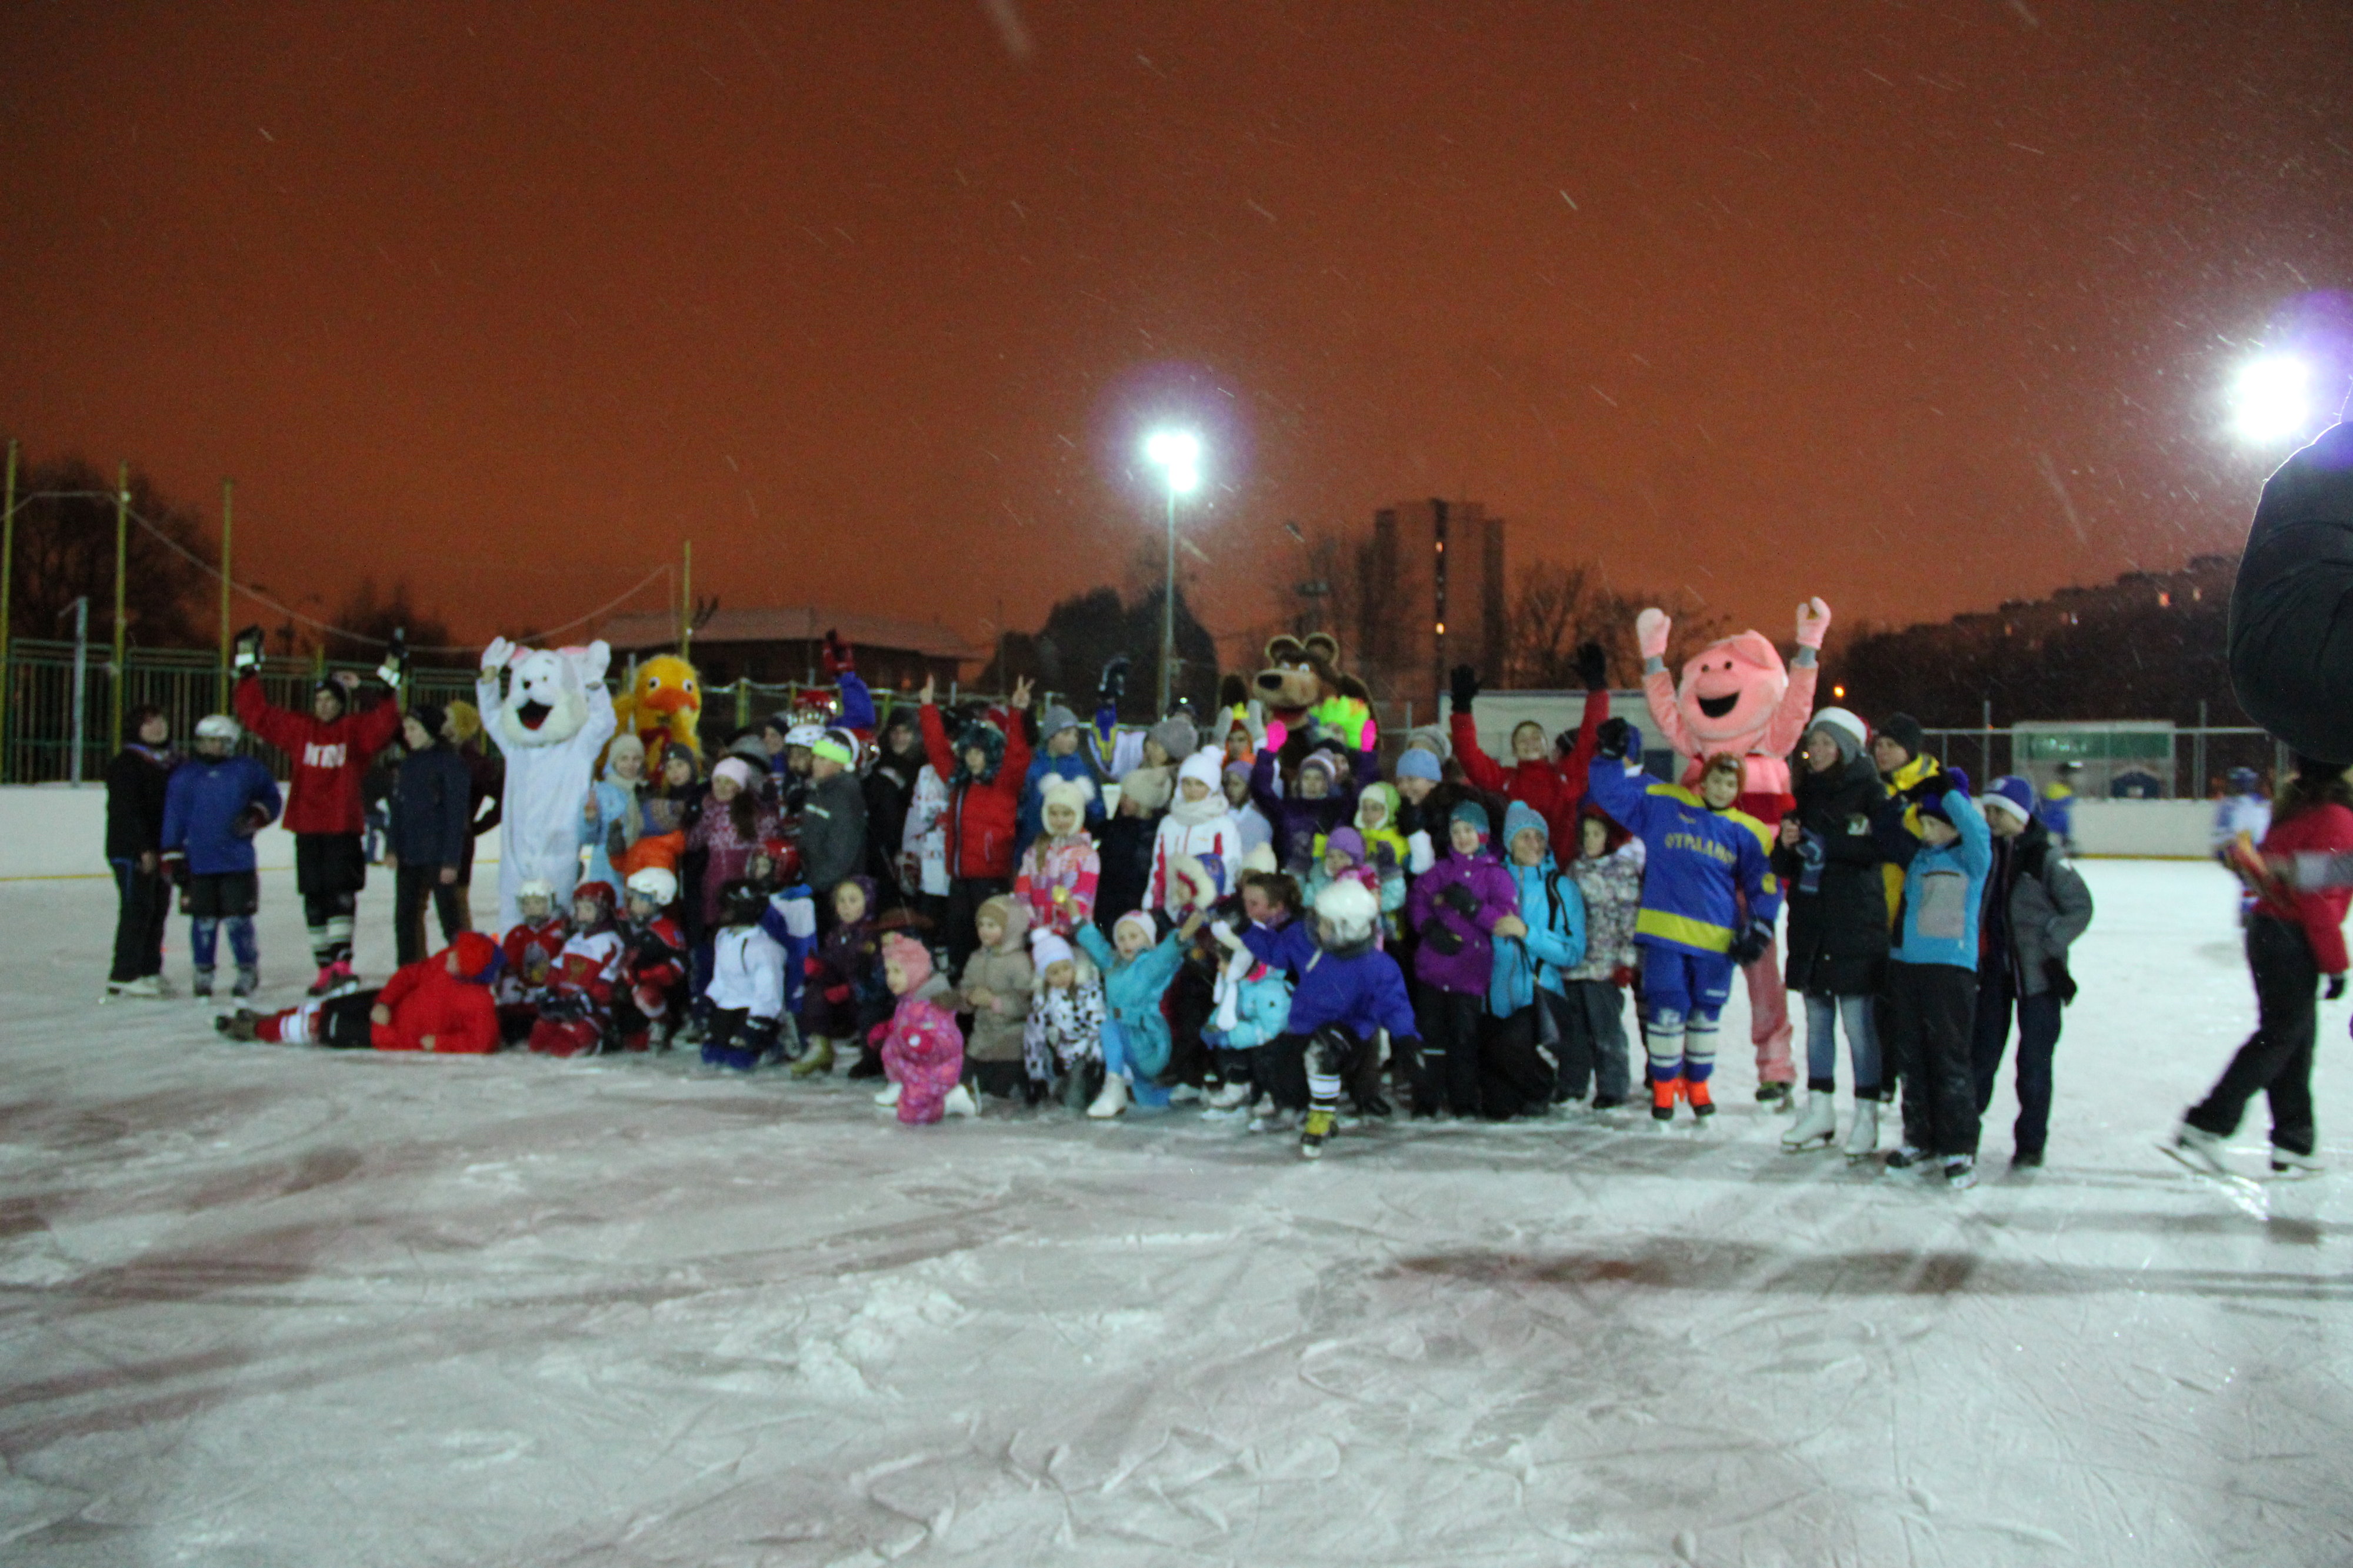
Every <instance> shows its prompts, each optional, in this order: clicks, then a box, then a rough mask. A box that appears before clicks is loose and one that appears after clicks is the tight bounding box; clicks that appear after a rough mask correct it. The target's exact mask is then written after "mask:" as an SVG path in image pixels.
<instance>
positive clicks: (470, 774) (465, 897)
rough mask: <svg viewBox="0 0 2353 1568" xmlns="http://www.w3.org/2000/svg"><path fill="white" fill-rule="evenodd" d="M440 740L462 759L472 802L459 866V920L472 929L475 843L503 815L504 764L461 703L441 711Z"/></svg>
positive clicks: (474, 716) (479, 718) (474, 715)
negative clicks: (463, 852)
mask: <svg viewBox="0 0 2353 1568" xmlns="http://www.w3.org/2000/svg"><path fill="white" fill-rule="evenodd" d="M441 712H442V719H441V739H442V740H444V741H445V742H448V746H449V749H450V750H451V751H453V752H457V753H458V755H459V756H460V757H462V758H464V759H465V763H466V778H467V798H468V799H469V800H470V802H471V803H472V805H471V810H470V815H469V816H468V818H467V820H468V821H469V822H470V823H471V824H472V826H471V827H470V829H469V830H468V833H467V836H466V858H464V859H463V860H461V861H459V864H458V919H459V921H460V922H461V923H462V924H463V925H464V926H465V928H466V929H467V930H468V931H471V930H473V929H474V903H473V887H474V840H476V839H478V838H480V837H481V836H482V835H483V834H485V833H493V832H496V831H497V830H498V826H499V822H500V820H501V818H502V817H503V816H504V815H505V813H506V782H507V763H506V758H505V756H504V755H503V754H502V753H501V752H499V750H498V749H497V748H496V747H492V746H487V745H485V744H484V741H483V736H482V716H481V715H480V713H478V712H476V711H475V710H474V705H473V704H472V703H470V702H468V701H465V700H459V701H456V702H452V703H450V704H449V705H448V707H447V708H445V709H443V710H441Z"/></svg>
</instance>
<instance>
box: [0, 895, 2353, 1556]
mask: <svg viewBox="0 0 2353 1568" xmlns="http://www.w3.org/2000/svg"><path fill="white" fill-rule="evenodd" d="M2085 869H2086V874H2087V876H2088V877H2089V879H2090V880H2091V883H2092V887H2093V889H2094V893H2095V894H2096V895H2097V897H2098V899H2099V902H2100V918H2099V921H2098V923H2097V924H2096V925H2094V928H2093V932H2092V935H2091V937H2090V939H2089V940H2088V942H2086V943H2085V944H2084V947H2083V948H2082V949H2081V950H2080V955H2081V956H2080V960H2079V963H2078V973H2079V975H2080V978H2081V980H2082V982H2083V987H2084V997H2083V1000H2082V1001H2080V1002H2079V1003H2078V1004H2077V1005H2075V1006H2074V1007H2073V1009H2071V1010H2070V1012H2069V1014H2068V1016H2067V1035H2066V1038H2065V1039H2064V1041H2063V1043H2062V1046H2061V1054H2060V1065H2059V1090H2058V1106H2057V1112H2056V1117H2055V1129H2056V1130H2055V1132H2054V1135H2053V1138H2052V1146H2051V1158H2052V1163H2051V1165H2050V1167H2049V1168H2048V1169H2046V1170H2044V1171H2043V1172H2042V1173H2039V1174H2036V1175H2031V1176H2011V1175H2009V1174H2007V1173H2005V1171H2004V1166H2005V1163H2006V1160H2007V1155H2008V1152H2009V1150H2008V1141H2007V1132H2008V1126H2009V1118H2010V1094H2009V1090H2008V1089H2007V1088H2005V1089H2003V1091H2002V1093H2001V1095H2000V1098H1999V1099H1998V1100H1996V1102H1995V1109H1994V1112H1993V1115H1992V1116H1991V1117H1990V1118H1989V1126H1990V1129H1991V1131H1989V1136H1988V1137H1987V1139H1986V1142H1985V1150H1986V1154H1987V1163H1988V1166H1989V1174H1988V1180H1987V1183H1986V1184H1985V1185H1984V1186H1982V1187H1980V1188H1979V1189H1978V1190H1977V1191H1976V1192H1974V1193H1969V1194H1951V1193H1947V1192H1945V1191H1942V1190H1932V1189H1931V1188H1929V1187H1927V1186H1926V1185H1924V1184H1921V1183H1920V1182H1919V1181H1918V1180H1917V1179H1915V1178H1912V1177H1906V1176H1902V1175H1897V1174H1893V1173H1889V1174H1884V1175H1863V1174H1854V1173H1850V1172H1849V1171H1848V1169H1847V1167H1846V1165H1845V1163H1844V1162H1843V1161H1842V1160H1841V1159H1840V1158H1838V1157H1837V1156H1836V1155H1808V1156H1789V1155H1785V1154H1783V1153H1781V1152H1779V1149H1778V1143H1777V1142H1776V1140H1777V1138H1778V1132H1779V1131H1780V1128H1781V1126H1782V1125H1783V1123H1782V1121H1781V1120H1780V1118H1778V1116H1775V1115H1772V1114H1768V1113H1763V1112H1760V1111H1758V1110H1756V1109H1755V1108H1754V1107H1753V1106H1752V1105H1751V1104H1750V1103H1749V1099H1748V1097H1749V1092H1750V1089H1751V1085H1752V1081H1753V1075H1752V1073H1751V1071H1750V1069H1749V1067H1748V1065H1747V1063H1746V1059H1745V1052H1743V1053H1741V1054H1740V1059H1731V1060H1728V1066H1727V1069H1726V1071H1725V1073H1724V1074H1722V1075H1721V1077H1720V1078H1719V1082H1720V1083H1721V1084H1722V1085H1723V1090H1724V1094H1723V1098H1724V1100H1725V1103H1726V1106H1727V1109H1726V1110H1725V1113H1724V1114H1723V1115H1721V1116H1719V1117H1718V1118H1717V1119H1716V1124H1715V1127H1713V1128H1712V1129H1711V1130H1710V1131H1707V1132H1705V1133H1704V1134H1701V1133H1695V1132H1694V1131H1692V1130H1691V1128H1690V1126H1689V1124H1688V1123H1684V1124H1679V1125H1678V1126H1677V1128H1676V1129H1675V1131H1673V1132H1672V1133H1671V1134H1661V1133H1657V1132H1653V1131H1651V1130H1650V1128H1649V1125H1648V1123H1647V1121H1643V1122H1642V1123H1641V1124H1636V1123H1635V1122H1633V1121H1627V1122H1625V1123H1622V1124H1618V1125H1602V1124H1599V1123H1597V1122H1596V1121H1593V1120H1592V1119H1591V1118H1590V1117H1588V1116H1586V1115H1583V1114H1579V1115H1577V1116H1574V1117H1567V1118H1563V1119H1560V1120H1556V1121H1550V1122H1546V1123H1542V1124H1530V1125H1521V1126H1514V1127H1509V1128H1502V1129H1494V1128H1486V1127H1472V1126H1452V1125H1450V1126H1442V1127H1431V1126H1407V1125H1402V1124H1400V1125H1395V1126H1388V1127H1383V1128H1380V1129H1379V1130H1377V1131H1370V1132H1363V1133H1357V1132H1351V1133H1347V1134H1344V1135H1343V1136H1342V1137H1341V1139H1340V1140H1339V1141H1338V1142H1336V1143H1335V1146H1334V1148H1333V1150H1332V1152H1331V1153H1330V1154H1329V1155H1328V1157H1327V1158H1326V1159H1325V1160H1324V1163H1322V1164H1321V1165H1320V1166H1309V1165H1305V1164H1303V1163H1302V1162H1301V1161H1300V1160H1299V1159H1298V1157H1297V1154H1296V1152H1295V1151H1294V1145H1293V1142H1292V1140H1290V1139H1287V1138H1286V1139H1276V1138H1271V1137H1259V1138H1252V1137H1250V1136H1248V1135H1246V1134H1243V1133H1240V1132H1238V1131H1230V1130H1227V1129H1223V1128H1219V1127H1216V1126H1213V1125H1212V1124H1208V1123H1204V1122H1202V1121H1198V1119H1195V1118H1192V1117H1189V1116H1183V1115H1178V1116H1171V1117H1166V1118H1163V1119H1161V1120H1158V1121H1140V1122H1136V1123H1134V1124H1125V1125H1113V1126H1091V1125H1088V1124H1086V1123H1084V1122H1082V1121H1071V1120H1068V1119H1066V1118H1064V1117H1062V1116H1060V1115H1055V1116H1031V1115H1028V1114H1023V1115H1008V1114H1004V1113H995V1114H992V1115H991V1116H990V1117H989V1118H988V1119H987V1120H985V1121H982V1122H980V1123H979V1124H977V1125H974V1124H964V1125H950V1126H947V1127H944V1128H938V1129H931V1130H924V1131H908V1130H904V1129H902V1128H900V1127H898V1126H897V1125H896V1124H895V1123H893V1122H892V1121H889V1120H888V1118H887V1117H886V1116H885V1115H884V1114H882V1113H880V1112H878V1111H876V1110H874V1109H873V1107H872V1106H871V1104H870V1103H869V1102H868V1098H867V1095H866V1093H865V1092H864V1089H862V1088H860V1087H858V1086H850V1085H844V1084H840V1083H835V1084H832V1085H828V1086H824V1087H815V1088H811V1087H794V1086H788V1085H787V1084H786V1082H785V1081H784V1080H783V1079H782V1078H781V1076H776V1075H770V1076H763V1077H761V1078H758V1079H754V1080H752V1081H748V1082H747V1081H744V1080H741V1079H727V1078H720V1077H715V1076H712V1075H709V1074H706V1073H704V1072H702V1070H701V1069H699V1068H691V1067H689V1066H688V1065H686V1064H685V1063H684V1062H683V1061H678V1060H670V1061H660V1062H646V1061H622V1062H613V1063H606V1062H589V1063H581V1064H561V1063H556V1062H551V1061H543V1060H536V1059H532V1058H525V1057H515V1056H509V1057H502V1058H493V1059H491V1060H487V1061H484V1060H459V1061H450V1060H434V1059H424V1060H418V1059H413V1058H385V1057H378V1056H375V1055H373V1054H369V1053H355V1054H348V1055H345V1054H333V1053H327V1052H321V1051H310V1050H304V1049H300V1048H293V1047H267V1046H234V1045H230V1044H227V1043H225V1042H223V1041H221V1040H219V1039H218V1038H216V1037H215V1036H214V1035H213V1034H212V1033H211V1031H210V1029H209V1028H208V1026H207V1025H206V1018H205V1016H204V1014H203V1012H202V1010H201V1009H200V1008H199V1007H198V1006H197V1005H195V1004H194V1003H191V1002H188V1001H185V1000H183V1001H179V1002H175V1003H132V1004H119V1005H110V1006H107V1007H104V1008H100V1007H98V1006H96V1005H93V1000H92V999H93V997H94V994H95V993H96V992H97V990H98V988H99V982H100V975H101V973H102V968H103V956H102V955H103V952H104V951H105V946H106V932H107V930H108V923H109V921H110V920H111V890H110V889H108V888H107V887H106V886H105V885H104V884H102V883H97V882H48V883H17V884H13V885H7V886H0V918H5V921H6V929H7V931H8V932H9V937H10V941H9V946H10V949H11V952H10V959H11V962H10V963H9V964H8V966H7V969H6V972H5V981H0V986H5V1007H0V1018H5V1024H0V1034H5V1047H0V1051H5V1077H0V1301H5V1314H6V1315H5V1350H0V1382H5V1403H4V1404H0V1452H5V1459H6V1470H5V1481H0V1486H5V1492H0V1562H6V1563H12V1564H26V1565H29V1564H101V1563H102V1564H121V1563H205V1564H259V1563H271V1564H276V1563H285V1564H302V1565H311V1568H314V1565H318V1564H327V1563H367V1564H378V1563H381V1564H387V1565H393V1564H397V1565H401V1568H417V1565H419V1564H438V1563H453V1564H454V1563H468V1564H473V1563H514V1564H533V1565H543V1564H575V1563H576V1564H639V1563H678V1564H736V1563H792V1564H800V1563H808V1564H819V1563H881V1562H890V1561H904V1562H908V1563H986V1564H1010V1563H1041V1562H1069V1563H1085V1564H1088V1565H1089V1568H1102V1565H1110V1564H1126V1563H1136V1564H1143V1563H1154V1564H1160V1563H1241V1564H1251V1563H1268V1564H1283V1565H1312V1564H1322V1563H1335V1564H1346V1565H1347V1568H1372V1565H1376V1564H1379V1565H1389V1564H1400V1563H1430V1564H1440V1563H1444V1564H1463V1563H1472V1564H1519V1563H1527V1564H1557V1563H1609V1564H1673V1563H1695V1564H1705V1565H1715V1564H1753V1565H1760V1568H1761V1565H1766V1564H1822V1563H1844V1564H1874V1565H1875V1564H1886V1563H1915V1564H1930V1563H1934V1564H1951V1565H1964V1564H1998V1563H2052V1564H2059V1563H2066V1564H2111V1563H2112V1564H2117V1565H2119V1568H2123V1565H2126V1564H2129V1565H2133V1568H2147V1565H2149V1564H2171V1563H2198V1564H2216V1563H2232V1564H2250V1565H2253V1564H2263V1565H2266V1568H2276V1565H2280V1564H2290V1563H2297V1564H2302V1563H2311V1564H2319V1563H2347V1562H2348V1561H2353V1500H2348V1484H2347V1483H2348V1460H2347V1454H2348V1439H2353V1410H2349V1409H2348V1399H2347V1378H2348V1370H2353V1360H2348V1352H2347V1324H2348V1301H2349V1300H2353V1276H2348V1270H2347V1268H2346V1254H2347V1249H2348V1223H2353V1221H2348V1212H2347V1210H2348V1205H2347V1203H2346V1200H2345V1198H2344V1196H2343V1195H2342V1194H2343V1191H2344V1183H2345V1181H2346V1178H2345V1177H2341V1176H2332V1177H2329V1178H2326V1179H2323V1180H2321V1181H2317V1182H2306V1183H2302V1184H2293V1185H2288V1184H2274V1185H2268V1186H2264V1187H2262V1188H2258V1189H2253V1190H2252V1194H2251V1195H2248V1196H2246V1197H2244V1198H2243V1199H2242V1200H2241V1201H2236V1202H2234V1201H2233V1199H2232V1196H2231V1195H2230V1194H2226V1193H2225V1192H2224V1191H2223V1190H2222V1189H2221V1187H2220V1186H2218V1185H2216V1184H2208V1183H2204V1182H2200V1181H2198V1180H2195V1179H2193V1178H2190V1177H2188V1176H2185V1175H2183V1174H2182V1173H2180V1172H2179V1171H2178V1170H2177V1169H2175V1168H2174V1167H2173V1166H2172V1165H2171V1164H2169V1163H2168V1162H2166V1161H2165V1160H2164V1159H2162V1158H2161V1157H2160V1156H2159V1155H2158V1153H2157V1152H2156V1151H2155V1149H2154V1147H2153V1144H2152V1140H2153V1139H2154V1138H2155V1137H2156V1136H2157V1135H2158V1133H2160V1132H2161V1131H2164V1130H2165V1129H2166V1128H2167V1127H2168V1124H2169V1123H2170V1122H2171V1121H2172V1120H2173V1119H2174V1117H2175V1116H2177V1115H2178V1114H2179V1110H2180V1108H2181V1106H2182V1105H2183V1104H2184V1103H2185V1102H2186V1101H2188V1100H2189V1099H2191V1098H2192V1097H2193V1096H2194V1095H2196V1094H2197V1093H2198V1092H2199V1091H2200V1090H2201V1089H2203V1088H2204V1086H2205V1085H2206V1083H2207V1082H2208V1081H2209V1079H2211V1076H2212V1075H2213V1074H2214V1073H2215V1072H2216V1071H2217V1070H2218V1069H2219V1068H2220V1067H2221V1063H2222V1061H2223V1059H2224V1058H2225V1056H2226V1054H2227V1053H2228V1051H2229V1050H2230V1048H2231V1047H2232V1045H2233V1044H2234V1043H2235V1042H2236V1040H2237V1039H2238V1037H2240V1036H2241V1035H2242V1033H2243V1031H2244V1030H2245V1028H2246V1027H2247V1026H2248V1024H2249V1021H2250V1017H2251V1013H2252V1000H2251V994H2250V992H2249V988H2248V985H2247V983H2246V980H2245V977H2244V973H2243V971H2242V967H2241V964H2240V963H2239V960H2238V956H2237V952H2236V948H2235V945H2234V941H2233V938H2234V931H2233V927H2232V919H2231V897H2230V894H2229V890H2228V889H2227V887H2226V886H2225V885H2224V881H2223V879H2222V876H2221V873H2220V872H2219V871H2216V870H2214V869H2213V868H2209V867H2205V866H2200V865H2178V864H2177V865H2166V864H2145V863H2123V862H2110V863H2099V862H2095V863H2093V864H2091V865H2089V866H2087V867H2086V868H2085ZM285 884H286V879H284V878H282V877H280V878H275V879H272V880H271V882H270V884H269V887H268V889H267V891H266V894H265V901H266V904H267V910H268V913H267V917H266V920H265V929H264V960H265V972H266V973H268V974H269V976H270V977H272V978H273V979H274V980H276V981H278V982H279V983H280V984H281V987H282V988H284V989H290V988H291V987H292V986H293V985H294V984H296V981H297V973H298V971H299V969H300V968H301V963H300V950H301V940H300V933H299V931H298V929H297V925H296V916H295V914H294V900H293V896H292V890H291V888H290V886H288V885H285ZM386 907H387V898H386V895H385V892H384V891H383V890H381V889H372V890H371V891H370V892H369V893H368V895H367V896H366V898H365V900H364V909H363V914H364V923H365V928H366V934H367V935H368V936H369V937H370V939H371V940H370V941H368V942H364V943H363V948H362V958H363V961H364V967H367V968H369V969H370V970H371V972H373V973H383V970H384V967H385V963H386V961H387V959H388V956H389V955H388V952H386V950H385V942H384V936H385V933H384V929H383V928H384V926H385V912H386ZM182 940H183V938H182V933H181V932H180V931H178V930H175V931H174V944H175V946H177V945H178V944H179V943H180V942H182ZM174 971H175V977H177V978H179V979H180V980H181V981H182V982H183V983H185V958H184V957H183V956H182V955H181V954H180V953H177V952H175V953H174ZM2345 1013H2346V1009H2345V1008H2344V1007H2343V1006H2342V1005H2337V1006H2332V1007H2329V1008H2327V1009H2325V1013H2324V1019H2325V1021H2324V1033H2323V1036H2322V1046H2321V1052H2320V1098H2319V1105H2320V1121H2321V1130H2322V1134H2323V1138H2324V1142H2325V1150H2326V1152H2327V1153H2328V1154H2329V1155H2331V1156H2333V1157H2334V1158H2335V1159H2336V1161H2337V1163H2339V1164H2340V1165H2341V1164H2343V1163H2346V1159H2347V1153H2348V1127H2353V1093H2348V1089H2347V1079H2346V1075H2345V1073H2344V1071H2343V1070H2342V1068H2341V1065H2340V1064H2341V1063H2342V1061H2343V1059H2344V1054H2345V1051H2346V1048H2347V1043H2346V1038H2345ZM1725 1037H1726V1040H1727V1042H1729V1041H1731V1040H1734V1039H1736V1038H1737V1039H1742V1040H1745V1038H1746V1025H1745V1019H1736V1020H1734V1021H1733V1026H1732V1027H1730V1028H1727V1030H1726V1035H1725ZM1843 1071H1844V1069H1843V1066H1841V1075H1843ZM1842 1110H1843V1107H1842ZM2262 1139H2263V1121H2262V1120H2261V1112H2260V1109H2259V1110H2258V1112H2257V1115H2256V1117H2255V1118H2254V1119H2253V1121H2251V1123H2250V1125H2249V1126H2248V1127H2247V1128H2245V1129H2242V1133H2241V1137H2240V1140H2239V1147H2238V1152H2237V1157H2238V1158H2239V1160H2240V1161H2241V1163H2242V1165H2243V1166H2244V1168H2245V1169H2247V1170H2249V1171H2250V1172H2254V1171H2258V1170H2260V1169H2261V1161H2260V1149H2261V1143H2262Z"/></svg>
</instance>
